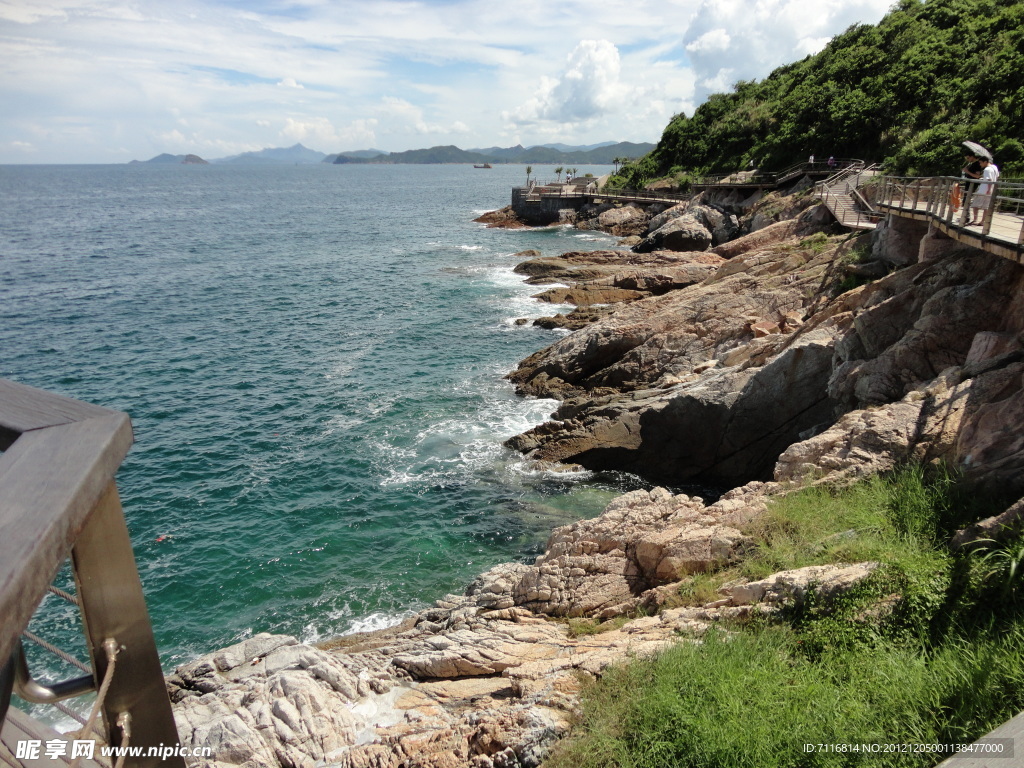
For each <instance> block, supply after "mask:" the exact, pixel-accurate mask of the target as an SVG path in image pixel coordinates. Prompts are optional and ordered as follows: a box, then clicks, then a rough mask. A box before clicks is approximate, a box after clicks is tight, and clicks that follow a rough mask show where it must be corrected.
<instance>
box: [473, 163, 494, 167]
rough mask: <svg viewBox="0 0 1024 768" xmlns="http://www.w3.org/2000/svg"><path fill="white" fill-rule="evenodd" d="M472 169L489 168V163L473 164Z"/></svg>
mask: <svg viewBox="0 0 1024 768" xmlns="http://www.w3.org/2000/svg"><path fill="white" fill-rule="evenodd" d="M473 167H474V168H490V167H491V164H490V163H480V164H477V163H474V164H473Z"/></svg>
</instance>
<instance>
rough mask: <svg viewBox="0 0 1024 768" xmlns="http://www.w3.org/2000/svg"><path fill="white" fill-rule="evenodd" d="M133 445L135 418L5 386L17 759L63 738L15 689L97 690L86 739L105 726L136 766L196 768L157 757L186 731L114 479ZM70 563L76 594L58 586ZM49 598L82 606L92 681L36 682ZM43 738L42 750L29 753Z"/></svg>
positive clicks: (2, 470) (3, 630)
mask: <svg viewBox="0 0 1024 768" xmlns="http://www.w3.org/2000/svg"><path fill="white" fill-rule="evenodd" d="M131 443H132V428H131V422H130V421H129V419H128V416H127V415H125V414H123V413H119V412H117V411H111V410H107V409H106V408H101V407H99V406H95V405H90V404H88V403H82V402H78V401H76V400H71V399H69V398H66V397H61V396H59V395H54V394H52V393H49V392H44V391H42V390H38V389H33V388H32V387H26V386H24V385H21V384H16V383H14V382H10V381H5V380H2V379H0V451H3V453H2V455H0V617H2V619H3V623H2V626H0V667H2V674H0V725H2V726H3V730H2V744H0V750H4V754H3V757H4V758H5V760H6V761H7V762H11V761H12V760H14V759H17V760H18V762H20V763H21V764H23V765H34V764H40V765H41V764H42V763H40V762H39V760H38V758H40V757H42V755H40V754H39V746H40V744H39V742H40V739H39V735H38V734H50V735H52V736H54V737H55V738H56V737H57V736H58V734H56V732H55V731H52V730H49V729H47V728H46V727H45V726H42V724H40V723H37V722H36V721H34V720H32V719H31V718H29V717H28V716H27V715H25V714H23V713H21V712H18V711H16V710H14V709H13V707H10V708H9V707H8V702H9V701H10V697H11V689H12V688H13V693H14V694H15V695H17V696H18V697H19V698H21V699H23V700H25V701H28V702H33V703H58V704H59V702H60V700H62V699H66V698H69V697H72V696H77V695H81V694H82V693H83V692H86V691H96V692H97V696H96V700H95V703H94V704H93V705H92V707H93V709H92V714H91V715H90V718H89V720H91V721H92V722H86V723H83V725H82V729H81V730H80V731H79V732H77V734H76V735H75V736H74V737H73V738H74V739H75V740H76V741H77V740H79V739H81V740H87V739H88V740H92V737H93V732H94V728H96V726H99V730H100V731H101V732H102V736H103V738H104V740H105V742H106V744H107V745H109V746H111V747H122V746H130V747H142V748H143V749H142V750H139V752H140V753H141V754H139V755H129V756H128V757H126V758H124V761H123V762H124V764H125V765H128V766H133V767H136V768H141V767H142V766H146V767H147V768H155V766H156V765H158V764H161V765H164V766H169V768H179V767H181V768H183V766H184V761H183V759H182V758H181V757H180V756H175V755H170V756H169V757H166V758H164V757H163V756H162V755H160V754H159V753H157V754H156V755H149V754H147V752H148V748H150V747H161V746H162V747H164V750H163V751H164V754H166V752H167V749H168V748H170V749H173V748H174V747H176V746H177V744H178V735H177V731H176V728H175V725H174V718H173V715H172V713H171V707H170V702H169V700H168V697H167V690H166V688H165V686H164V678H163V671H162V670H161V668H160V659H159V656H158V655H157V650H156V645H155V643H154V640H153V631H152V627H151V626H150V623H149V615H148V612H147V610H146V604H145V600H144V598H143V594H142V586H141V584H140V582H139V575H138V571H137V569H136V567H135V559H134V557H133V555H132V548H131V541H130V540H129V537H128V529H127V528H126V526H125V521H124V515H123V512H122V510H121V503H120V500H119V498H118V493H117V486H116V484H115V482H114V474H115V472H116V471H117V468H118V467H119V466H120V464H121V461H122V460H123V459H124V457H125V455H126V454H127V452H128V448H129V446H130V445H131ZM69 557H70V558H71V564H72V572H73V575H74V582H75V590H74V594H70V593H68V592H64V591H62V590H54V589H53V588H52V587H51V583H52V581H53V579H54V577H55V575H56V574H57V572H58V569H59V568H60V567H61V565H62V564H63V563H64V562H65V561H66V560H67V559H68V558H69ZM48 591H56V592H58V593H59V594H61V596H63V597H64V598H66V599H68V600H70V601H73V602H75V603H76V604H77V605H78V606H79V609H80V612H81V617H82V625H83V631H84V635H85V640H86V646H87V648H88V654H89V659H88V661H87V663H84V664H83V663H82V662H80V661H79V662H78V664H79V665H80V666H81V667H82V668H83V669H84V670H86V671H87V674H86V675H84V676H83V677H79V678H76V679H73V680H68V681H65V682H62V683H51V684H45V683H40V682H39V681H37V680H34V679H33V678H32V673H31V670H29V668H28V664H27V663H26V660H25V655H24V652H23V651H22V646H21V643H22V637H26V638H28V639H35V636H34V635H32V634H31V633H29V632H28V631H27V627H28V624H29V621H30V619H31V618H32V615H33V613H34V612H35V611H36V609H37V607H38V606H39V604H40V602H41V601H42V599H43V597H44V596H45V595H46V594H47V592H48ZM68 660H69V661H72V662H73V660H72V659H71V658H69V659H68ZM65 711H66V712H71V710H66V709H65ZM32 734H36V736H35V742H34V743H35V754H30V752H31V750H28V749H25V750H22V747H23V746H24V745H25V744H26V743H29V744H30V746H31V742H30V741H26V740H31V739H32V738H33V736H32ZM68 738H69V740H70V738H71V737H68ZM12 742H14V743H13V744H12ZM19 742H20V743H19ZM44 743H46V742H44ZM15 744H17V747H16V746H15ZM47 746H48V744H47ZM16 749H17V750H20V751H23V752H25V754H17V755H16V754H13V753H14V752H15V750H16ZM8 750H9V752H8ZM99 752H100V750H96V759H98V758H99ZM61 755H62V756H66V753H61ZM23 758H24V759H23ZM33 758H36V759H35V760H33ZM49 762H50V761H49V760H47V763H49ZM77 762H78V761H77V760H76V761H74V763H72V764H75V763H77ZM119 764H120V763H119Z"/></svg>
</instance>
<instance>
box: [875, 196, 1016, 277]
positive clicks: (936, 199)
mask: <svg viewBox="0 0 1024 768" xmlns="http://www.w3.org/2000/svg"><path fill="white" fill-rule="evenodd" d="M881 181H882V187H881V189H880V193H879V195H878V197H877V202H876V204H875V206H876V208H877V209H878V210H879V211H881V212H883V213H891V214H894V215H896V216H900V217H902V218H909V219H915V220H918V221H927V222H929V223H930V224H931V225H932V226H934V227H935V228H936V229H937V230H939V231H940V232H942V233H943V234H944V235H946V236H947V237H950V238H952V239H954V240H957V241H959V242H962V243H965V244H967V245H971V246H973V247H975V248H980V249H982V250H985V251H988V252H989V253H994V254H996V255H997V256H1002V257H1003V258H1007V259H1011V260H1012V261H1016V262H1017V263H1022V256H1024V249H1022V246H1024V215H1022V212H1024V184H1016V183H999V184H997V186H996V194H995V196H994V198H993V204H992V206H991V207H990V208H988V209H986V210H985V211H984V218H983V220H982V222H981V224H980V225H973V226H967V224H966V222H967V217H968V215H970V214H971V211H970V210H969V208H970V205H971V202H972V199H971V194H972V193H971V192H970V191H968V193H967V194H966V195H964V199H963V205H962V206H960V207H959V208H954V207H953V206H952V205H951V204H950V193H951V192H952V189H953V187H954V186H957V185H959V184H961V183H962V180H961V179H957V178H954V177H949V176H938V177H933V178H904V177H896V176H884V177H881Z"/></svg>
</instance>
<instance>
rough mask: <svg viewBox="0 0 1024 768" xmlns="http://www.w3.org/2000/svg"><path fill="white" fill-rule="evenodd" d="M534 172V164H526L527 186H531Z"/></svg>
mask: <svg viewBox="0 0 1024 768" xmlns="http://www.w3.org/2000/svg"><path fill="white" fill-rule="evenodd" d="M531 173H533V166H532V165H528V166H526V186H530V174H531Z"/></svg>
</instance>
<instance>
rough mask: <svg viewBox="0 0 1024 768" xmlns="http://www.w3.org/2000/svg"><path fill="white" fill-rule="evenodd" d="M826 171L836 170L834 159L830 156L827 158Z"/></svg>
mask: <svg viewBox="0 0 1024 768" xmlns="http://www.w3.org/2000/svg"><path fill="white" fill-rule="evenodd" d="M828 169H829V170H830V171H834V170H835V169H836V159H835V157H833V156H832V155H829V156H828Z"/></svg>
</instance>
